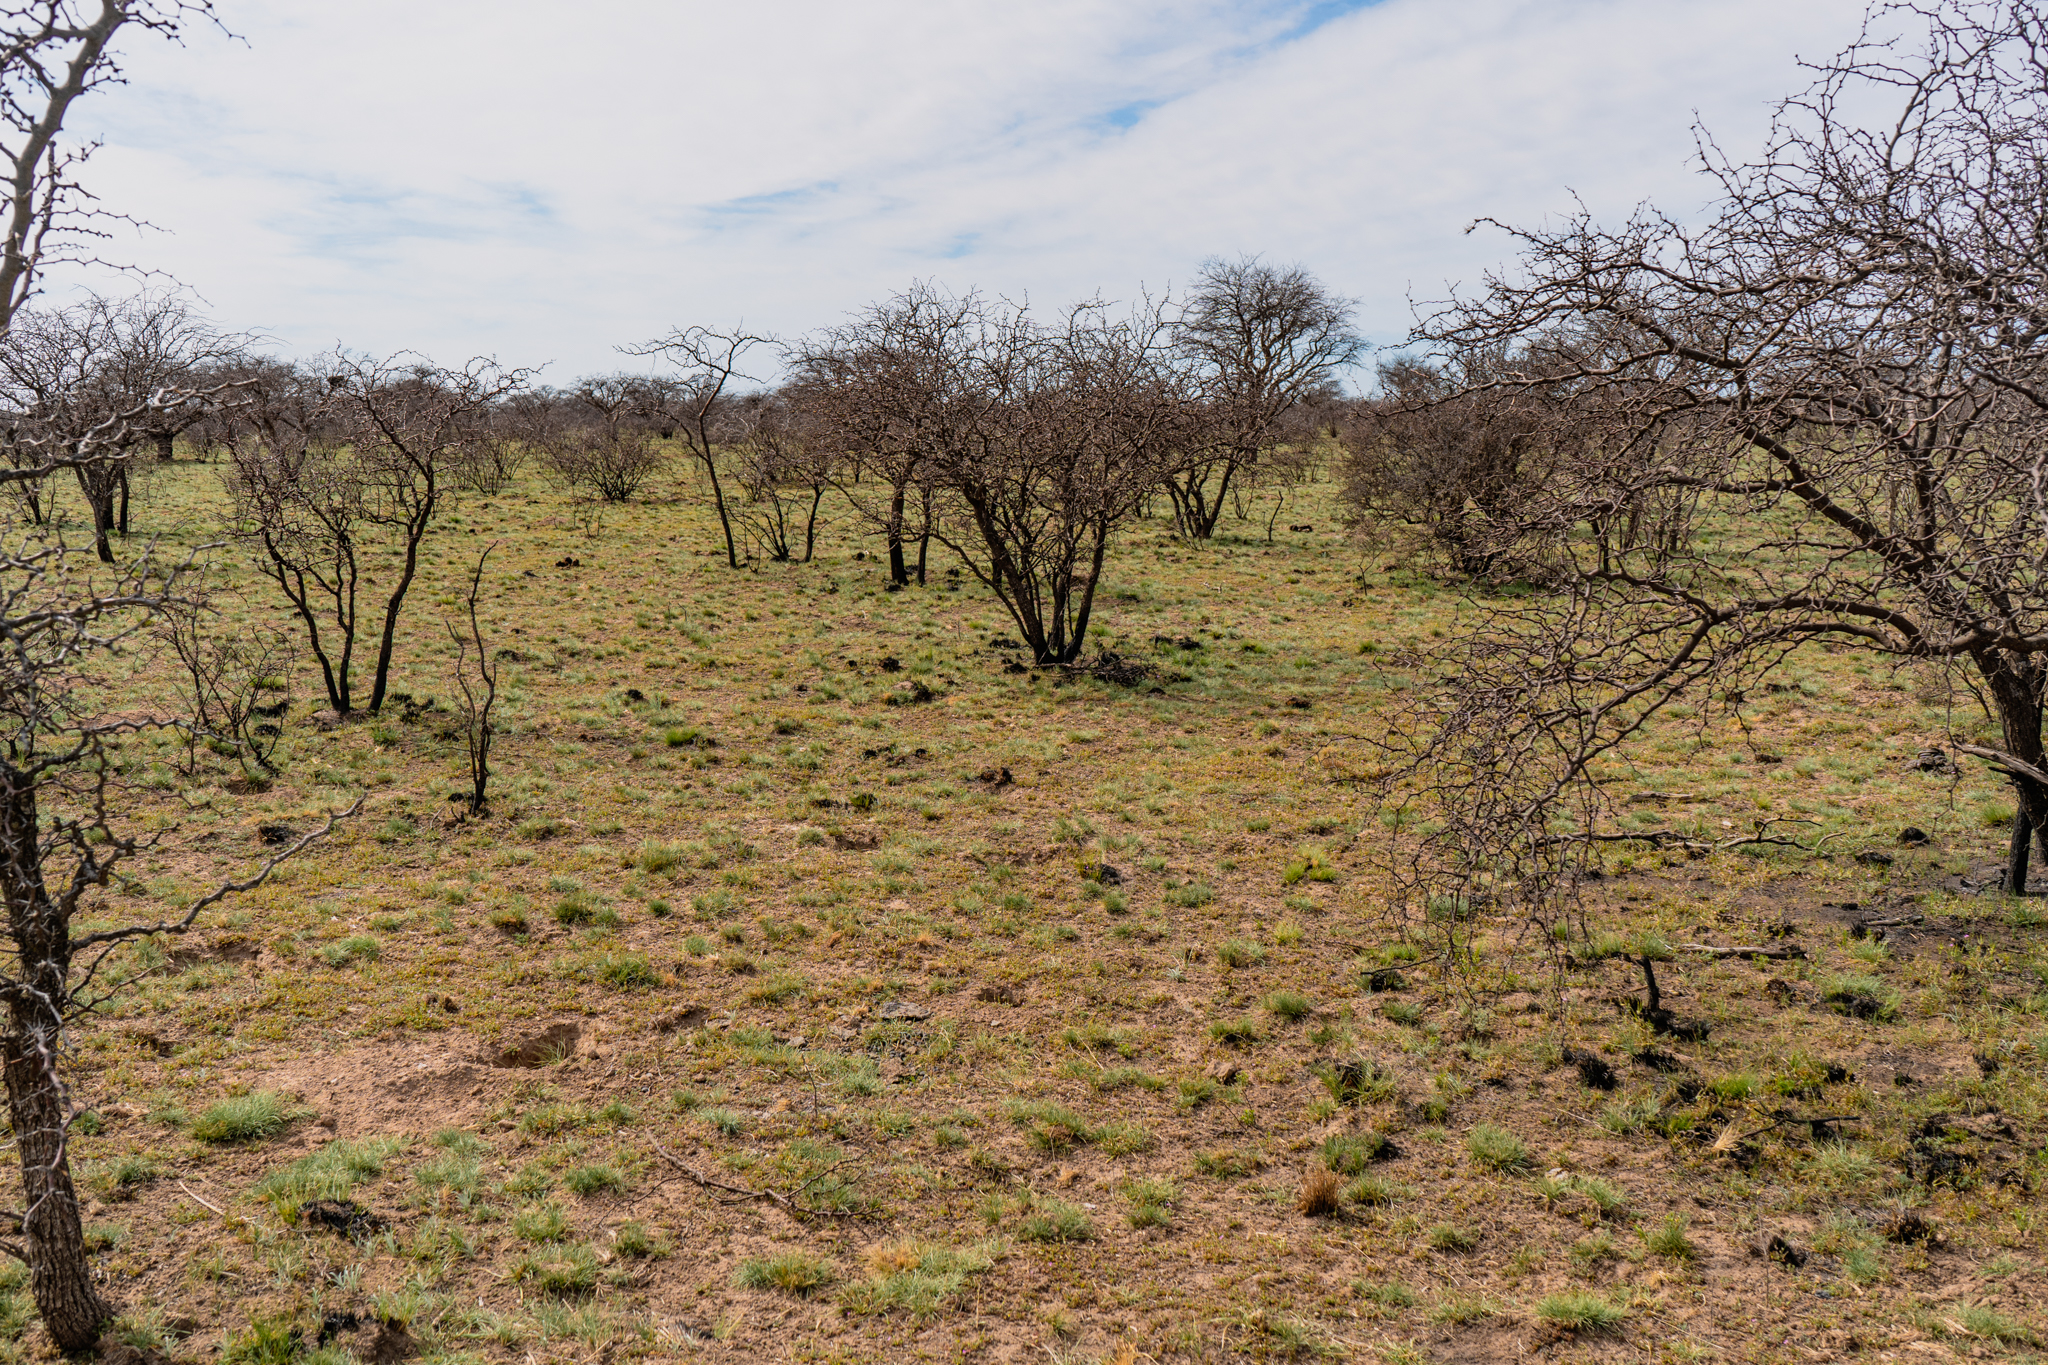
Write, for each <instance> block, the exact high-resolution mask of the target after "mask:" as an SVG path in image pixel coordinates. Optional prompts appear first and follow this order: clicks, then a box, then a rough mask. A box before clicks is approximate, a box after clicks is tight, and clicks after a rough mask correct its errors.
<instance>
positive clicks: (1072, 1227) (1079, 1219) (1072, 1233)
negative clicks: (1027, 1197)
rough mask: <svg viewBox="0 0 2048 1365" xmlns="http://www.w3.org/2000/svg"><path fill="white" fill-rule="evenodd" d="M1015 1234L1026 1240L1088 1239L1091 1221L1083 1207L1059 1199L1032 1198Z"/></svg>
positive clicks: (1092, 1231)
mask: <svg viewBox="0 0 2048 1365" xmlns="http://www.w3.org/2000/svg"><path fill="white" fill-rule="evenodd" d="M1017 1235H1018V1236H1019V1237H1022V1238H1023V1239H1024V1240H1025V1241H1027V1242H1092V1241H1094V1240H1095V1225H1094V1224H1093V1223H1092V1222H1090V1221H1089V1219H1088V1215H1087V1213H1086V1212H1085V1211H1084V1210H1082V1209H1080V1208H1077V1207H1076V1206H1074V1205H1072V1204H1069V1203H1066V1202H1065V1201H1063V1200H1059V1199H1038V1198H1034V1199H1033V1200H1032V1202H1031V1212H1030V1213H1028V1214H1026V1215H1025V1217H1024V1219H1023V1221H1021V1222H1019V1223H1018V1224H1017Z"/></svg>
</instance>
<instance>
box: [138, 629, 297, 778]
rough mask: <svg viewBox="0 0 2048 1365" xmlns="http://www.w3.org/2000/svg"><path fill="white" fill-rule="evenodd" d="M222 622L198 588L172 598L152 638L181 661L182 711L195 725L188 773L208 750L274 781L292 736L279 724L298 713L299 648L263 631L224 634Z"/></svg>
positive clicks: (187, 732)
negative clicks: (295, 666) (294, 704)
mask: <svg viewBox="0 0 2048 1365" xmlns="http://www.w3.org/2000/svg"><path fill="white" fill-rule="evenodd" d="M217 618H218V612H217V611H216V610H215V607H214V604H213V603H212V602H211V601H210V600H209V599H208V598H207V597H206V596H205V595H204V594H203V593H201V592H199V591H197V590H195V591H193V592H192V593H190V594H188V595H187V596H184V597H182V598H178V599H175V600H170V599H167V600H166V601H165V602H164V603H163V604H162V605H161V607H160V608H159V610H158V613H157V618H156V622H155V625H154V629H153V632H152V633H153V634H154V635H155V636H156V638H157V639H158V641H159V642H160V643H161V644H162V645H163V646H164V647H165V648H166V649H168V650H169V652H170V655H171V657H172V658H173V659H175V660H176V661H177V667H178V673H179V675H180V680H179V682H178V684H177V685H176V690H177V701H178V703H179V705H178V710H179V712H180V713H181V714H182V715H183V716H185V717H187V718H188V720H189V723H188V724H186V725H185V726H183V727H182V731H183V735H184V738H185V765H186V771H187V772H188V773H190V772H192V771H193V770H195V768H196V767H197V763H198V753H199V749H200V748H201V747H202V746H203V747H205V748H207V749H210V750H211V751H213V752H214V753H217V754H221V755H223V756H225V757H229V758H232V759H234V760H235V761H236V763H238V764H239V765H240V766H241V769H242V774H243V777H244V778H245V779H246V780H248V781H250V782H255V783H268V781H269V780H270V779H271V778H272V777H274V776H276V774H277V767H276V765H275V764H273V763H272V762H271V761H270V758H271V755H272V754H273V753H275V752H276V751H277V746H278V743H279V742H280V741H281V740H282V739H283V737H284V727H283V726H282V725H281V724H280V723H279V722H280V721H282V719H283V718H284V714H285V712H286V711H287V710H289V709H290V707H291V696H290V689H291V682H290V679H291V661H292V649H291V643H290V641H289V640H287V639H285V638H284V637H282V636H280V635H278V634H277V633H276V632H275V631H271V630H265V629H262V628H260V627H254V626H252V627H248V628H246V629H244V630H241V631H239V632H225V631H221V630H219V629H217V628H215V625H214V622H215V621H216V620H217Z"/></svg>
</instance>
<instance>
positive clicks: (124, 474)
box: [120, 465, 128, 540]
mask: <svg viewBox="0 0 2048 1365" xmlns="http://www.w3.org/2000/svg"><path fill="white" fill-rule="evenodd" d="M120 530H121V539H123V540H126V539H128V467H127V466H126V465H123V466H121V520H120Z"/></svg>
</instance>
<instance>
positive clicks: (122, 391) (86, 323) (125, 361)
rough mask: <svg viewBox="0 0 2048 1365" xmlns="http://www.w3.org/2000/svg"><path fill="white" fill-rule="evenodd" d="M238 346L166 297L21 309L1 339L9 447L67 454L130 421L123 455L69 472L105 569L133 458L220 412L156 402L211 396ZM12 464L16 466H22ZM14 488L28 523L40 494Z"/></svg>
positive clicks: (201, 404) (124, 524)
mask: <svg viewBox="0 0 2048 1365" xmlns="http://www.w3.org/2000/svg"><path fill="white" fill-rule="evenodd" d="M246 344H247V343H246V339H245V338H242V337H238V336H233V335H229V334H225V333H222V332H221V331H219V330H218V329H217V328H215V327H214V326H213V325H212V324H210V323H208V322H207V321H206V320H205V319H203V318H201V317H199V316H197V315H195V314H194V313H193V312H192V311H191V310H190V309H189V308H188V307H187V306H186V305H185V303H184V301H183V300H181V299H179V298H178V297H177V296H176V295H174V294H167V293H156V294H140V295H137V296H135V297H132V298H126V299H107V298H91V299H87V300H85V301H83V302H80V303H76V304H72V305H70V306H68V307H64V308H56V309H48V310H23V311H22V312H20V313H18V314H17V315H16V316H15V317H14V319H13V321H12V324H11V325H10V326H9V328H8V330H7V334H6V335H5V337H0V405H4V407H5V409H6V412H7V414H8V427H7V430H8V435H9V438H10V442H11V444H14V445H16V446H21V445H24V444H25V445H26V446H27V447H28V448H29V449H30V450H31V451H41V450H47V449H51V448H56V447H63V446H75V445H76V444H77V443H78V442H79V441H80V440H81V439H83V438H85V437H86V436H87V434H88V433H94V432H97V431H98V430H99V429H100V427H101V425H102V424H103V423H105V422H106V421H107V420H108V419H109V418H111V417H112V416H114V415H115V414H117V413H127V414H135V415H133V416H131V417H130V418H129V420H128V421H127V423H126V426H125V428H124V430H125V431H126V433H127V438H128V439H130V440H131V442H132V443H131V444H130V445H129V446H128V447H127V448H125V449H122V450H119V451H113V452H110V454H109V457H108V458H105V459H98V460H92V461H86V462H81V463H78V464H77V465H76V466H75V468H74V473H75V475H76V477H77V479H78V485H79V490H80V491H81V492H82V493H83V494H84V495H85V500H86V504H87V506H88V507H89V508H90V509H91V510H92V516H93V534H94V543H95V547H96V548H97V550H98V552H99V556H100V558H101V560H102V561H103V562H106V563H111V562H113V557H114V552H113V546H112V543H111V536H112V535H113V534H116V533H118V534H119V535H121V536H123V537H125V536H126V535H127V534H128V509H129V502H130V490H131V482H132V480H131V477H130V471H131V468H132V466H133V464H134V452H135V451H136V450H138V449H139V450H147V451H152V452H153V453H154V454H155V456H156V457H157V458H159V459H167V458H169V453H170V449H171V446H172V442H173V440H174V439H175V438H176V436H177V435H178V433H179V432H181V431H183V430H184V429H185V428H186V427H188V426H191V425H192V424H193V423H195V422H197V421H199V420H200V419H201V417H202V416H203V415H204V414H206V413H207V412H209V411H210V410H213V409H215V408H217V407H218V406H219V405H218V404H215V403H213V402H210V401H208V400H206V399H204V398H200V397H193V398H188V399H186V400H184V401H156V400H157V399H158V396H159V395H167V394H171V393H175V392H187V391H194V390H201V391H203V390H204V389H207V388H210V387H213V385H212V384H211V383H210V381H212V380H213V379H214V378H215V376H216V374H217V372H218V371H220V370H222V369H223V368H224V367H227V366H229V365H230V364H232V363H233V362H234V361H236V360H237V359H238V358H239V357H240V355H241V352H242V350H243V348H244V347H245V345H246ZM140 414H147V417H146V420H145V418H144V417H142V416H140ZM94 439H96V440H97V439H98V438H97V437H95V438H94ZM10 462H11V463H14V464H16V465H17V466H18V465H19V464H20V457H19V456H13V457H11V461H10ZM22 487H23V490H24V497H25V502H26V506H27V508H28V510H29V512H30V515H31V516H32V517H35V518H39V517H40V515H41V513H42V511H43V509H42V507H41V506H40V505H39V504H40V501H41V490H40V489H39V488H37V487H33V486H30V485H23V486H22Z"/></svg>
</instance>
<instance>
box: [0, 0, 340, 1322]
mask: <svg viewBox="0 0 2048 1365" xmlns="http://www.w3.org/2000/svg"><path fill="white" fill-rule="evenodd" d="M211 19H212V8H211V6H210V4H209V3H208V0H42V2H41V3H32V4H20V3H17V4H0V154H4V156H5V158H6V161H7V163H8V174H7V176H6V184H5V188H4V194H5V198H6V204H5V208H4V210H0V336H4V335H5V334H6V333H7V332H8V331H9V329H10V326H11V324H12V322H13V320H14V318H15V315H16V313H17V312H19V311H20V310H21V309H22V307H23V306H24V305H25V304H26V303H27V302H28V301H29V299H30V298H31V297H32V296H33V295H34V293H35V291H36V287H37V284H38V281H39V279H40V276H41V274H42V272H43V271H44V270H45V269H46V268H47V267H48V266H49V265H51V264H52V263H54V262H57V261H63V260H70V261H81V260H86V259H89V258H90V256H91V254H92V248H93V245H94V243H95V242H96V241H97V240H99V239H100V238H101V237H103V236H104V235H105V230H106V228H107V227H109V226H110V225H111V223H112V222H113V221H115V216H114V215H110V214H106V213H103V212H100V211H98V210H96V209H93V208H92V207H91V200H90V196H88V195H87V194H86V193H85V191H84V190H83V189H82V188H81V186H80V184H79V181H78V174H79V172H80V169H81V167H82V165H83V163H84V162H85V160H86V158H87V157H88V156H89V155H90V154H91V151H92V147H91V145H90V144H79V143H76V142H75V141H68V140H67V139H66V138H65V136H64V122H65V118H66V115H67V114H68V112H69V110H70V108H71V106H72V104H73V103H74V102H75V101H76V100H77V99H78V98H79V97H80V96H81V95H83V94H85V93H86V92H88V91H91V90H93V89H96V88H98V87H101V86H104V85H106V84H108V83H110V82H118V81H119V80H120V79H121V70H120V67H119V65H118V64H117V63H116V61H115V60H114V56H113V51H112V43H113V41H114V39H115V38H116V37H117V36H118V35H119V33H120V32H121V31H122V30H123V29H131V30H142V31H147V32H151V33H154V34H156V35H157V36H161V37H168V38H171V39H173V40H175V39H176V38H177V36H178V34H179V31H180V28H181V26H182V25H184V24H186V23H188V22H208V21H211ZM192 387H194V388H198V389H208V388H217V386H214V385H211V384H207V383H200V384H196V385H193V386H192ZM193 397H218V393H217V392H216V393H214V394H211V395H206V394H201V395H194V394H191V393H188V392H176V391H170V392H166V391H161V390H160V391H158V392H156V393H153V394H151V395H148V396H146V397H145V398H143V399H141V400H140V401H138V402H137V403H135V404H134V405H132V406H129V407H126V408H123V409H120V410H117V411H112V412H109V413H106V414H105V416H104V417H103V419H102V420H100V421H99V422H98V423H97V424H94V425H92V426H90V427H87V428H85V429H83V430H80V429H73V430H71V431H68V432H65V433H61V439H60V438H59V437H58V436H51V435H45V436H43V437H42V438H40V439H38V438H37V437H36V436H35V435H33V434H31V435H30V436H28V437H27V438H25V439H22V438H17V440H16V441H15V442H14V443H13V450H12V451H11V456H12V462H11V464H10V467H8V468H6V469H0V483H8V484H27V483H33V482H37V481H39V480H41V479H44V478H47V477H48V476H49V475H51V474H54V473H58V472H61V471H66V470H69V471H73V472H81V471H100V470H103V469H105V468H106V467H108V466H109V465H110V464H112V463H114V462H116V461H118V460H119V459H120V458H121V453H122V452H123V451H124V450H126V449H127V448H129V447H131V446H133V445H134V444H136V442H137V441H138V440H141V439H144V438H145V436H146V434H147V433H149V432H150V431H152V430H153V429H155V428H156V427H160V426H161V425H162V423H163V421H165V420H167V417H168V415H169V414H173V413H176V412H177V411H178V410H179V409H180V408H181V407H182V406H183V405H184V404H185V403H186V401H187V400H188V399H191V398H193ZM21 510H22V511H23V512H24V513H25V512H26V511H27V509H26V507H23V508H22V509H21ZM29 520H30V524H29V525H24V524H23V521H22V519H21V518H20V517H17V516H12V515H5V516H0V522H4V524H0V898H4V901H5V908H6V924H5V927H4V930H0V943H4V950H0V1000H4V1002H5V1005H6V1009H7V1025H6V1032H5V1036H4V1038H0V1070H4V1072H5V1077H6V1084H7V1098H8V1107H9V1116H10V1120H11V1123H10V1127H11V1129H12V1132H13V1141H14V1146H15V1149H16V1152H17V1154H18V1156H19V1159H20V1162H21V1173H22V1187H23V1188H22V1193H23V1197H22V1202H21V1206H20V1207H19V1208H18V1209H16V1210H13V1211H10V1212H9V1213H7V1214H6V1215H5V1219H6V1221H8V1222H11V1223H12V1224H13V1225H14V1228H15V1235H14V1237H13V1239H12V1240H4V1241H0V1249H4V1250H6V1251H7V1252H9V1253H10V1254H12V1255H14V1256H16V1257H17V1258H19V1259H21V1260H22V1261H24V1262H26V1264H27V1265H28V1267H29V1274H30V1292H31V1294H32V1296H33V1297H34V1300H35V1304H36V1310H37V1313H38V1314H39V1316H40V1317H41V1319H42V1321H43V1324H44V1326H45V1328H46V1329H47V1330H48V1331H49V1333H50V1337H51V1340H52V1341H53V1342H54V1343H55V1345H56V1346H57V1347H58V1348H59V1349H60V1350H63V1351H66V1352H72V1351H81V1350H85V1349H87V1348H89V1347H91V1346H92V1345H93V1344H94V1343H95V1342H96V1341H97V1340H98V1339H99V1336H100V1332H101V1328H102V1325H103V1324H104V1323H105V1322H106V1321H107V1320H108V1319H109V1318H110V1317H112V1315H113V1313H114V1305H112V1304H111V1303H109V1302H108V1301H107V1299H106V1298H104V1297H103V1296H102V1294H101V1293H100V1290H99V1288H98V1287H97V1286H96V1284H95V1283H94V1276H93V1271H92V1266H91V1264H90V1262H89V1261H88V1259H87V1257H86V1252H85V1238H84V1233H83V1230H82V1228H81V1226H80V1222H79V1213H78V1199H77V1194H76V1191H75V1189H74V1188H73V1184H72V1179H71V1170H70V1157H69V1144H68V1139H69V1132H70V1125H71V1122H72V1120H73V1118H74V1114H73V1112H72V1106H71V1101H70V1097H69V1094H68V1092H67V1090H66V1087H65V1085H64V1080H63V1075H62V1066H61V1064H62V1060H63V1059H64V1057H65V1056H66V1054H67V1049H66V1043H65V1032H64V1031H65V1027H66V1025H67V1024H68V1023H69V1022H70V1021H71V1020H72V1019H74V1018H76V1017H77V1016H79V1015H80V1014H82V1013H85V1012H88V1011H90V1010H91V1009H92V1008H93V1007H94V1006H95V1004H96V1003H97V1002H98V1001H99V1000H102V999H104V998H105V997H106V994H107V992H108V991H109V990H110V989H112V988H113V987H114V986H118V984H119V983H118V982H114V983H110V984H109V983H100V982H99V981H98V979H97V978H98V975H99V973H100V972H101V971H102V969H103V968H106V967H108V966H109V965H110V962H111V961H113V960H112V959H110V958H109V956H108V954H109V953H110V952H112V951H113V950H114V949H116V948H118V947H119V946H120V945H121V944H123V943H126V942H129V941H132V940H134V939H137V938H141V937H145V936H148V935H151V934H157V933H179V932H183V931H184V930H186V929H188V928H190V927H191V926H192V925H193V924H194V923H196V922H197V920H198V917H199V916H200V915H201V914H203V913H204V912H205V911H206V910H208V909H210V908H211V907H213V906H214V905H217V904H219V903H220V902H221V901H222V900H223V899H225V898H226V897H227V896H229V895H232V894H234V893H236V892H238V891H243V890H248V889H251V888H253V887H255V886H257V885H258V884H260V883H261V882H262V881H263V880H264V879H265V878H267V877H268V876H269V874H270V872H271V871H272V870H273V869H274V868H275V867H276V866H277V865H278V864H279V863H280V862H282V861H283V859H284V858H285V857H289V856H291V854H293V853H296V852H298V851H299V850H300V849H302V848H304V847H306V846H307V844H309V843H311V842H312V841H313V840H315V839H317V838H319V837H321V836H322V835H324V834H325V833H327V832H328V830H330V829H331V828H332V827H333V821H332V820H330V821H329V822H328V823H327V825H326V826H324V827H323V828H321V829H319V830H316V831H314V832H313V833H312V834H309V835H307V836H306V837H305V838H304V839H301V840H300V841H298V842H297V843H296V844H294V845H293V846H292V847H291V848H289V849H287V850H285V851H284V853H283V854H281V855H280V856H279V857H277V858H274V859H272V860H271V861H270V862H269V863H268V864H266V865H265V866H264V867H263V868H261V869H259V870H258V871H257V872H256V873H255V874H254V875H253V876H251V877H248V878H245V879H243V880H241V881H239V882H230V883H226V884H223V885H220V886H217V887H215V888H214V889H213V890H212V891H210V892H208V893H207V894H205V895H202V896H200V897H198V898H196V899H195V900H194V901H193V902H192V903H191V904H190V905H188V906H187V907H186V911H185V914H184V915H183V916H181V917H179V918H177V919H174V920H170V921H165V922H162V923H158V924H126V925H122V924H118V923H117V924H115V925H113V926H111V927H105V928H98V929H88V928H85V927H84V926H81V925H79V924H78V920H79V917H80V915H81V912H85V913H90V914H92V915H93V916H94V917H95V918H98V917H100V916H101V915H102V914H103V913H104V907H103V906H102V905H101V904H100V903H99V902H98V900H97V893H98V892H99V890H100V889H101V888H103V887H104V886H105V885H106V884H107V883H108V881H109V879H110V877H111V876H112V874H113V869H114V868H115V866H116V865H117V864H118V863H119V862H120V861H121V860H122V859H123V858H125V857H127V856H129V855H131V854H133V853H134V852H136V851H137V850H138V849H141V848H143V847H144V846H146V844H147V842H148V841H147V840H144V839H140V838H137V837H134V836H132V835H130V834H128V833H125V832H123V831H122V830H121V829H120V828H119V827H118V824H117V821H116V819H115V817H114V815H113V812H112V810H111V805H112V800H111V798H112V797H113V795H114V794H115V785H114V784H115V783H116V782H117V781H118V772H119V766H120V765H119V764H118V762H117V761H116V750H117V749H118V747H119V745H120V743H121V740H122V738H123V736H125V735H127V734H129V733H131V732H133V731H134V730H136V729H139V728H143V727H146V726H149V725H153V724H161V723H172V722H173V721H174V718H172V717H164V718H162V719H160V720H151V719H146V718H145V719H138V718H134V717H133V716H132V715H127V714H118V713H114V712H112V711H110V710H109V709H108V701H109V698H108V696H107V693H106V692H105V691H104V690H103V688H102V687H101V685H100V681H99V679H98V678H97V677H96V676H95V675H94V673H93V665H94V661H95V660H97V659H100V658H104V657H105V656H106V654H107V652H108V651H110V650H111V649H113V648H114V647H115V646H117V645H119V644H120V643H122V642H123V641H125V640H127V639H129V638H131V637H132V636H133V635H134V633H135V632H136V631H138V630H141V629H143V628H145V627H146V626H147V624H148V622H149V620H150V619H151V617H152V616H153V615H154V614H155V613H157V612H158V611H160V610H162V609H163V608H164V606H165V605H166V604H167V603H168V602H169V601H171V600H172V599H173V597H174V596H175V593H176V589H177V583H178V578H179V572H178V567H177V566H170V567H168V568H166V567H165V566H160V565H157V564H155V563H153V562H152V561H151V560H150V558H149V556H147V555H144V556H142V557H140V558H139V559H138V560H137V561H136V562H135V563H133V564H131V565H129V566H128V567H126V568H125V569H118V570H117V569H97V570H96V569H95V568H94V566H93V565H91V564H90V563H84V564H81V563H78V562H76V557H75V556H73V555H72V554H71V553H70V551H69V550H68V549H67V547H65V546H64V544H63V543H62V542H61V540H59V539H57V538H56V537H55V536H54V535H53V534H51V533H50V532H49V531H48V530H47V529H45V528H43V527H40V526H37V525H35V524H33V518H32V517H30V519H29ZM101 548H102V550H103V551H104V550H105V548H106V547H105V546H104V545H102V547H101ZM103 557H104V555H103Z"/></svg>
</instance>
